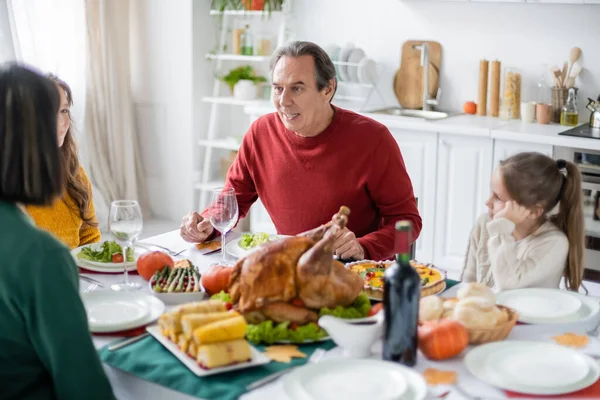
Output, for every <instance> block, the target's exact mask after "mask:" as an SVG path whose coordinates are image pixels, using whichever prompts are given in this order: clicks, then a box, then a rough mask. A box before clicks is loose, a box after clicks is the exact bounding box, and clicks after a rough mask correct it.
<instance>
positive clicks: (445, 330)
mask: <svg viewBox="0 0 600 400" xmlns="http://www.w3.org/2000/svg"><path fill="white" fill-rule="evenodd" d="M468 344H469V332H468V331H467V328H465V327H464V326H463V325H462V324H461V323H460V322H458V321H454V320H452V319H441V320H439V321H429V322H424V323H423V324H422V325H421V326H419V349H420V350H421V352H422V353H423V354H424V355H425V357H427V358H428V359H430V360H445V359H447V358H451V357H454V356H456V355H458V354H460V353H461V352H462V351H463V350H464V349H465V348H466V347H467V345H468Z"/></svg>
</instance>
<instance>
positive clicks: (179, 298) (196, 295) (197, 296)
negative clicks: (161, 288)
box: [148, 282, 210, 305]
mask: <svg viewBox="0 0 600 400" xmlns="http://www.w3.org/2000/svg"><path fill="white" fill-rule="evenodd" d="M148 289H149V290H150V292H152V295H153V296H154V297H156V298H157V299H159V300H160V301H162V302H163V303H165V304H166V305H176V304H184V303H190V302H193V301H202V300H208V299H209V298H210V296H209V295H208V293H206V292H205V291H204V288H203V287H202V285H200V291H199V292H189V293H158V292H155V291H154V290H153V289H152V286H151V285H150V282H148Z"/></svg>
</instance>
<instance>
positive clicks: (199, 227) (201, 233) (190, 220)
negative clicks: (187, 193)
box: [180, 211, 214, 243]
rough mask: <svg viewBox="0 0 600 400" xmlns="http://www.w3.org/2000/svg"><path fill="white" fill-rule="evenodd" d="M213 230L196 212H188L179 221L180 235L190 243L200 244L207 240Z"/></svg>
mask: <svg viewBox="0 0 600 400" xmlns="http://www.w3.org/2000/svg"><path fill="white" fill-rule="evenodd" d="M213 230H214V228H213V226H212V225H211V223H210V221H209V220H208V219H205V218H202V216H201V215H200V214H198V213H197V212H196V211H190V212H189V213H187V214H186V216H185V217H183V219H182V220H181V229H180V234H181V237H182V238H183V240H185V241H186V242H190V243H201V242H204V241H205V240H206V238H208V237H209V236H210V235H211V233H212V232H213Z"/></svg>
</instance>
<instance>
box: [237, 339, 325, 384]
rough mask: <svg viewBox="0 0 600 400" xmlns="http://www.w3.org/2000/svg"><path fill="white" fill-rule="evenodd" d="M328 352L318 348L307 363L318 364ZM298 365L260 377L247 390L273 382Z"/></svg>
mask: <svg viewBox="0 0 600 400" xmlns="http://www.w3.org/2000/svg"><path fill="white" fill-rule="evenodd" d="M325 354H327V351H326V350H323V349H316V350H315V351H314V352H313V353H312V354H311V355H310V357H309V358H308V362H307V364H309V363H310V364H316V363H318V362H319V361H321V360H322V359H323V356H324V355H325ZM296 368H298V367H292V368H288V369H284V370H283V371H279V372H275V373H273V374H271V375H267V376H265V377H264V378H262V379H259V380H257V381H254V382H252V383H251V384H249V385H248V386H246V390H247V391H251V390H254V389H257V388H259V387H261V386H264V385H266V384H267V383H271V382H273V381H274V380H276V379H277V378H279V377H281V376H283V375H285V374H287V373H288V372H291V371H293V370H295V369H296Z"/></svg>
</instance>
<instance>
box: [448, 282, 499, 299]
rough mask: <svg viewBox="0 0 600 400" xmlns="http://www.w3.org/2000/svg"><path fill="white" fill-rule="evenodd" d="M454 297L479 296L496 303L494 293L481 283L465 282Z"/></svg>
mask: <svg viewBox="0 0 600 400" xmlns="http://www.w3.org/2000/svg"><path fill="white" fill-rule="evenodd" d="M456 297H458V298H459V299H466V298H467V297H481V298H484V299H486V300H488V301H489V302H490V303H492V304H496V295H495V294H494V292H492V289H490V288H489V287H487V286H485V285H484V284H481V283H467V284H466V285H464V286H462V287H461V288H460V289H458V291H457V292H456Z"/></svg>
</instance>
